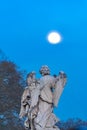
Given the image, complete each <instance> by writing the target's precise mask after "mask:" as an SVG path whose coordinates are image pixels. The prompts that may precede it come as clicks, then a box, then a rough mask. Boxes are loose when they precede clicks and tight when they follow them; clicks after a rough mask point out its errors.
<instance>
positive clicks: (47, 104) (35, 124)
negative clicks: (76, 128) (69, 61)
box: [20, 65, 66, 130]
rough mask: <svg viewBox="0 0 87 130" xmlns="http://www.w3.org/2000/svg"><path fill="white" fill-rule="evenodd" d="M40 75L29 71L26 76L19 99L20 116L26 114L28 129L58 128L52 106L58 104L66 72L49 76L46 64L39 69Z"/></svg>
mask: <svg viewBox="0 0 87 130" xmlns="http://www.w3.org/2000/svg"><path fill="white" fill-rule="evenodd" d="M40 73H41V75H42V77H41V78H40V79H38V80H37V79H36V78H35V73H34V72H31V73H29V74H28V77H27V84H28V86H27V88H26V89H25V90H24V93H23V95H22V99H21V110H20V118H22V117H24V116H26V120H25V123H24V125H25V127H26V128H28V129H30V130H59V128H58V127H56V125H55V124H56V123H57V122H58V119H57V117H56V116H55V115H54V114H53V108H54V107H55V106H57V105H58V101H59V98H60V96H61V94H62V91H63V89H64V86H65V83H66V74H65V73H64V72H60V73H59V75H58V76H51V75H50V70H49V68H48V66H46V65H45V66H42V67H41V69H40Z"/></svg>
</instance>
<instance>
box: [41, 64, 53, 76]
mask: <svg viewBox="0 0 87 130" xmlns="http://www.w3.org/2000/svg"><path fill="white" fill-rule="evenodd" d="M39 72H40V74H41V75H43V76H44V75H49V74H50V69H49V67H48V66H47V65H43V66H42V67H41V68H40V70H39Z"/></svg>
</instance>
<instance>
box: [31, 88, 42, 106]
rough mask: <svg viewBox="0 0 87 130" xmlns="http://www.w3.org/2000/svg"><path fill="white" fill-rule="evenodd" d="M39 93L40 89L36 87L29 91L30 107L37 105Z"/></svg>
mask: <svg viewBox="0 0 87 130" xmlns="http://www.w3.org/2000/svg"><path fill="white" fill-rule="evenodd" d="M39 95H40V89H39V88H37V87H36V88H35V89H34V90H33V91H32V93H31V105H30V107H31V108H33V107H35V106H36V105H37V103H38V100H39Z"/></svg>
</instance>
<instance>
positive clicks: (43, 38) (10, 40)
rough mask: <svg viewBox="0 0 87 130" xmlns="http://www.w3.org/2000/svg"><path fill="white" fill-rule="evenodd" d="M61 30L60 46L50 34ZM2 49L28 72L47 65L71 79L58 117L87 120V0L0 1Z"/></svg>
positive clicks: (61, 101)
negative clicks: (52, 42)
mask: <svg viewBox="0 0 87 130" xmlns="http://www.w3.org/2000/svg"><path fill="white" fill-rule="evenodd" d="M50 31H58V32H59V33H60V34H61V36H62V41H61V42H60V44H56V45H53V44H49V42H48V41H47V34H48V33H49V32H50ZM0 49H1V50H2V51H4V53H5V54H6V55H7V56H8V57H9V59H11V60H12V61H14V62H15V63H16V64H17V65H18V66H20V67H21V69H25V70H27V71H28V72H30V71H32V70H35V71H36V73H37V77H40V75H39V74H38V73H39V69H40V67H41V66H42V65H44V64H47V65H48V66H49V67H50V70H51V75H53V74H58V73H59V71H60V70H63V71H64V72H65V73H66V74H67V77H68V81H67V85H66V87H65V89H64V92H63V94H62V96H61V99H60V102H59V105H58V109H55V113H56V115H57V116H58V117H59V118H60V119H61V120H66V119H68V118H76V117H78V118H81V119H83V120H87V0H71V1H70V0H43V1H41V0H32V1H30V0H2V1H0Z"/></svg>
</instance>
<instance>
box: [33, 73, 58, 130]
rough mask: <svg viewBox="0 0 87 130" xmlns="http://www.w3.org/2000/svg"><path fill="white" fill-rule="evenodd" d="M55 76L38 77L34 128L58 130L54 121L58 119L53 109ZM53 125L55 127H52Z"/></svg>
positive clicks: (37, 129) (38, 129)
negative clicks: (38, 88)
mask: <svg viewBox="0 0 87 130" xmlns="http://www.w3.org/2000/svg"><path fill="white" fill-rule="evenodd" d="M55 82H56V80H55V78H54V77H53V76H50V75H46V76H43V77H42V78H41V79H40V89H41V92H40V96H39V97H40V98H39V103H38V114H37V117H36V118H35V120H34V122H35V127H36V130H45V129H48V130H51V129H52V130H53V129H54V130H58V128H56V126H55V123H56V122H57V121H58V119H57V118H56V116H55V115H54V114H53V113H52V111H53V92H52V91H53V90H52V89H53V88H55ZM53 127H55V128H53Z"/></svg>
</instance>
